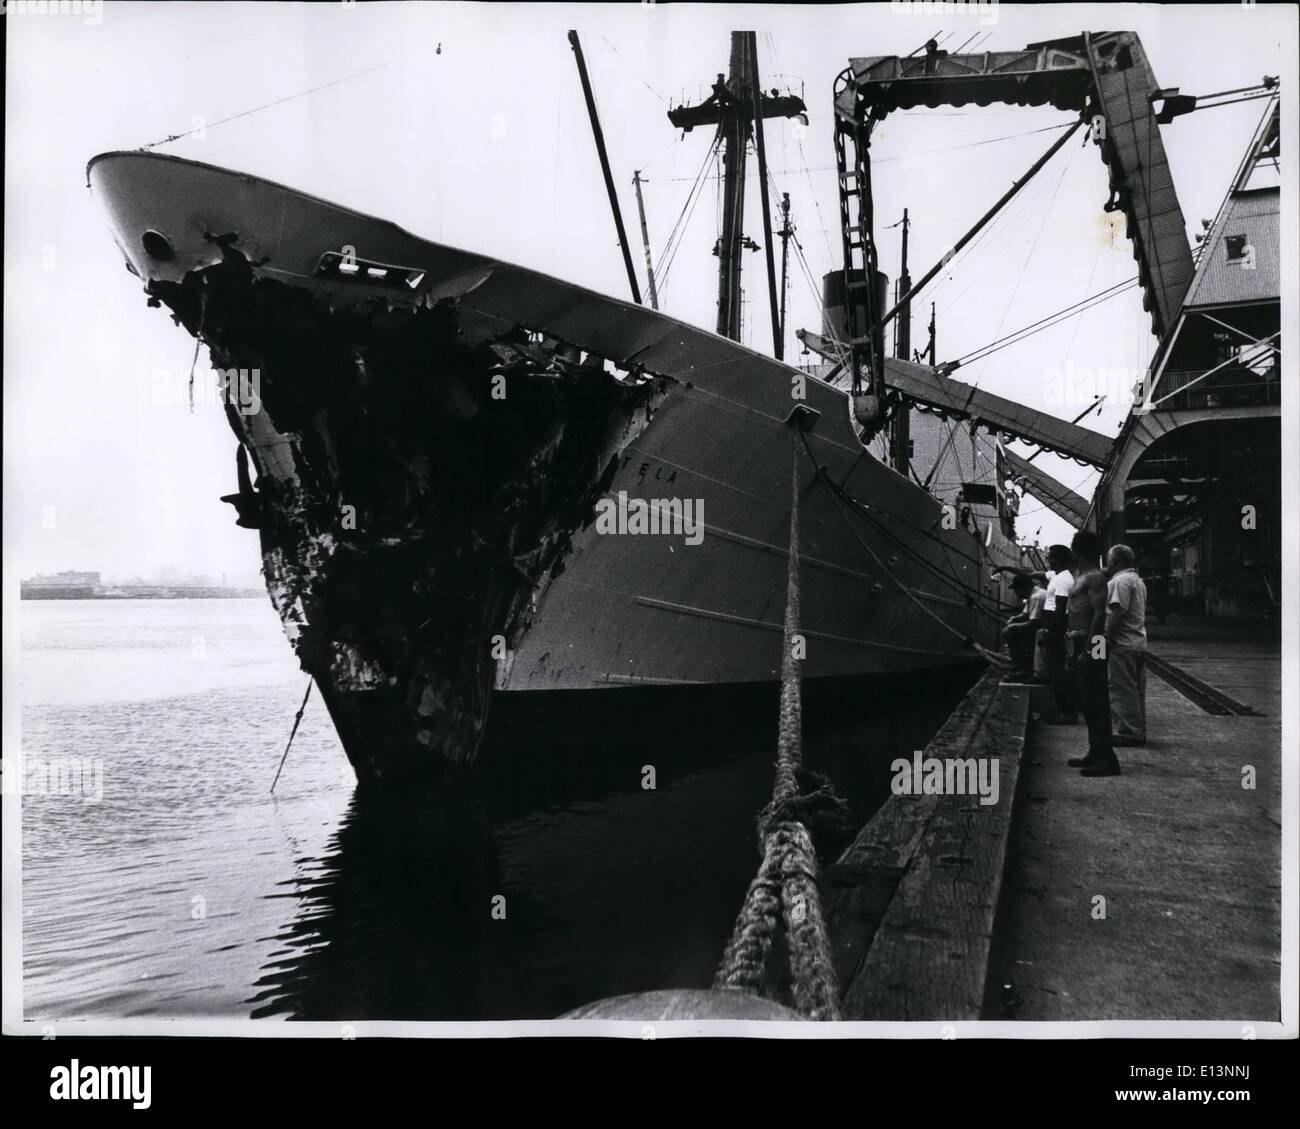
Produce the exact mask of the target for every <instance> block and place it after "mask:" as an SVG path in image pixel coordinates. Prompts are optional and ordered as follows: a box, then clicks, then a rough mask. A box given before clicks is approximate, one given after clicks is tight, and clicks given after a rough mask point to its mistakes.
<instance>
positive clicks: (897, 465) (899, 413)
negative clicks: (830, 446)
mask: <svg viewBox="0 0 1300 1129" xmlns="http://www.w3.org/2000/svg"><path fill="white" fill-rule="evenodd" d="M911 226H912V224H911V221H910V220H909V219H908V218H907V209H906V208H904V209H903V255H902V263H901V264H900V266H899V268H898V289H897V290H896V291H895V293H896V294H897V295H898V296H899V297H902V296H903V295H906V294H909V293H910V292H911V290H912V276H911V275H910V274H908V273H907V232H908V229H909V228H910V227H911ZM894 356H895V357H898V358H899V359H900V360H904V361H910V360H911V359H912V305H911V303H910V302H907V303H906V304H905V305H903V306H902V308H901V309H900V310H899V311H898V320H897V321H896V322H895V323H894ZM931 363H933V361H932V362H931ZM911 425H912V416H911V411H910V409H909V408H908V406H907V404H906V403H901V402H900V403H899V404H898V406H897V408H896V410H895V411H894V414H893V419H892V421H891V425H890V437H889V438H890V447H891V448H892V451H893V456H894V469H895V470H896V471H898V473H899V474H901V475H904V476H906V475H907V474H908V467H909V466H910V465H911V451H910V448H911V445H912V434H911V433H912V426H911Z"/></svg>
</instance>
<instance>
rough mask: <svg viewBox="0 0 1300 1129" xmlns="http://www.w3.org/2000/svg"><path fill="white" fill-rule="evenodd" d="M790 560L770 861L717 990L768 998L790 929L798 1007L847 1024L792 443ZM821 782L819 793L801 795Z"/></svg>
mask: <svg viewBox="0 0 1300 1129" xmlns="http://www.w3.org/2000/svg"><path fill="white" fill-rule="evenodd" d="M792 444H793V445H792V464H791V465H792V469H791V481H790V556H789V565H788V571H787V581H786V609H785V627H784V632H783V643H782V645H783V648H784V650H783V652H782V657H781V710H780V731H779V738H778V742H777V756H776V779H775V783H774V785H773V788H772V799H771V801H770V802H769V803H768V805H767V806H766V807H765V808H764V809H763V811H762V813H761V814H760V815H759V819H758V834H759V843H760V846H761V850H762V855H763V861H762V863H761V864H760V865H759V869H758V874H757V875H756V876H755V878H754V881H753V882H752V883H750V886H749V890H748V892H747V893H746V895H745V902H744V905H743V906H742V907H741V910H740V914H739V916H738V917H737V919H736V926H735V929H734V931H733V932H732V936H731V941H730V943H729V944H728V945H727V950H726V953H725V954H724V955H723V958H722V964H721V966H720V967H719V969H718V973H717V976H716V977H715V978H714V982H713V986H714V987H715V988H719V989H725V988H733V989H741V990H745V991H750V992H753V993H755V994H756V995H761V994H763V985H764V979H765V971H766V968H767V963H768V957H769V956H770V954H771V950H772V942H773V941H774V940H775V938H776V936H777V933H778V931H779V929H780V928H781V925H782V924H784V926H785V937H786V946H787V948H788V950H789V958H790V973H791V979H792V980H793V996H794V1006H795V1008H796V1009H797V1010H799V1011H800V1012H802V1013H803V1014H804V1015H806V1016H808V1017H809V1018H810V1019H816V1020H834V1019H839V1017H840V1013H839V990H838V988H837V986H836V983H835V969H834V966H833V964H832V961H831V950H830V940H829V938H828V937H827V934H826V922H825V919H824V918H823V916H822V906H821V897H820V895H819V893H818V890H817V853H816V850H815V849H814V847H813V842H812V837H811V836H810V835H809V833H808V828H807V826H806V822H807V821H808V820H809V818H810V816H811V813H812V812H813V811H814V810H815V809H817V808H819V807H821V808H824V807H826V806H827V805H828V804H829V805H831V806H834V807H837V808H843V806H844V804H843V801H842V800H838V799H836V798H835V797H834V793H833V792H832V791H831V789H830V784H829V781H826V780H825V778H822V777H817V776H816V774H812V773H807V772H805V771H804V770H803V765H802V760H803V750H802V733H801V724H802V701H801V696H800V682H799V677H800V666H799V664H800V660H799V659H798V658H796V657H795V636H796V635H798V634H799V455H800V451H799V447H800V443H799V437H798V434H797V433H796V435H794V436H792ZM810 778H813V779H814V780H815V782H816V785H817V786H816V787H815V788H814V789H813V790H812V791H811V792H808V793H801V792H800V784H801V782H806V781H808V780H809V779H810Z"/></svg>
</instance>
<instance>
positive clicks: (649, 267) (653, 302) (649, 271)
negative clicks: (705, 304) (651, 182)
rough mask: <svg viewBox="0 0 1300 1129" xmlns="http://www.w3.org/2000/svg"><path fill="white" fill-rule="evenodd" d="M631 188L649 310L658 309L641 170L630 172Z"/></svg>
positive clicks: (657, 294)
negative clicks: (642, 195) (642, 191)
mask: <svg viewBox="0 0 1300 1129" xmlns="http://www.w3.org/2000/svg"><path fill="white" fill-rule="evenodd" d="M632 186H633V187H634V188H635V189H636V210H637V214H638V215H640V217H641V242H642V244H644V246H645V277H646V282H647V283H648V284H649V288H650V308H651V309H653V310H657V309H658V308H659V293H658V291H657V290H656V289H655V264H654V259H653V258H651V256H650V232H649V231H648V230H647V229H646V225H645V201H644V200H642V199H641V170H640V169H634V170H633V172H632Z"/></svg>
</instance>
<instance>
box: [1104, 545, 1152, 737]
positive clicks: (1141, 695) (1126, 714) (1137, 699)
mask: <svg viewBox="0 0 1300 1129" xmlns="http://www.w3.org/2000/svg"><path fill="white" fill-rule="evenodd" d="M1106 563H1107V564H1108V566H1109V568H1108V571H1109V573H1110V582H1109V583H1108V585H1107V591H1106V644H1107V648H1108V651H1109V655H1110V672H1109V673H1110V712H1111V721H1112V723H1113V726H1114V737H1113V738H1112V740H1113V743H1114V744H1116V745H1119V746H1121V747H1124V746H1140V745H1145V744H1146V742H1147V708H1146V699H1147V672H1146V656H1147V628H1146V616H1147V586H1146V584H1145V583H1144V582H1143V580H1142V578H1141V577H1140V576H1138V573H1137V559H1136V557H1135V556H1134V553H1133V550H1132V549H1130V548H1129V547H1128V546H1127V545H1115V546H1114V547H1113V548H1112V549H1111V550H1110V552H1109V553H1108V554H1107V562H1106Z"/></svg>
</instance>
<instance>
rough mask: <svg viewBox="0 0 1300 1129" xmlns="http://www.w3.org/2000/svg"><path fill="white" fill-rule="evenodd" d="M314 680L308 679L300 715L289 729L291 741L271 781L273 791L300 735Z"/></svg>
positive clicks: (286, 746)
mask: <svg viewBox="0 0 1300 1129" xmlns="http://www.w3.org/2000/svg"><path fill="white" fill-rule="evenodd" d="M311 688H312V680H311V679H310V678H309V679H307V693H305V694H304V695H303V696H302V705H300V706H299V707H298V716H297V717H295V718H294V719H293V728H292V729H291V730H289V741H288V743H287V744H286V745H285V746H284V753H283V755H282V756H281V757H280V767H279V768H277V769H276V770H275V779H274V780H272V781H271V791H272V793H274V792H275V786H276V785H277V784H279V783H280V773H282V772H283V771H284V762H285V761H286V760H288V759H289V750H290V748H292V747H293V739H294V738H295V737H296V736H297V735H298V726H299V724H300V723H301V722H302V715H303V711H304V710H305V709H306V708H307V699H308V698H310V697H311Z"/></svg>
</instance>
